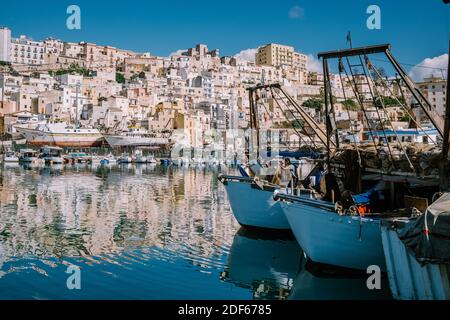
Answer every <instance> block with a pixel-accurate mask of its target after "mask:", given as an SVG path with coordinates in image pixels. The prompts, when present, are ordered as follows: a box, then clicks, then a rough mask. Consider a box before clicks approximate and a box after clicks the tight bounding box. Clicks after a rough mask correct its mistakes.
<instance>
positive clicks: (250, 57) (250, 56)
mask: <svg viewBox="0 0 450 320" xmlns="http://www.w3.org/2000/svg"><path fill="white" fill-rule="evenodd" d="M257 51H258V48H254V49H245V50H242V51H241V52H239V53H237V54H235V55H234V57H235V58H237V59H240V60H244V61H250V62H255V55H256V52H257Z"/></svg>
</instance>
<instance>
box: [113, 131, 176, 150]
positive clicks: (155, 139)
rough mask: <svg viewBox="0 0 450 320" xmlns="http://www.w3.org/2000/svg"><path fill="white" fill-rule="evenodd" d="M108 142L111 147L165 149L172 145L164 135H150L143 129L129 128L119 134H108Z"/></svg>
mask: <svg viewBox="0 0 450 320" xmlns="http://www.w3.org/2000/svg"><path fill="white" fill-rule="evenodd" d="M105 139H106V142H108V144H109V145H110V146H111V147H113V148H114V147H126V146H134V147H137V146H140V147H144V146H147V147H150V146H153V147H164V146H167V145H169V144H170V139H169V138H167V137H165V136H164V135H163V134H157V133H150V132H148V131H147V130H145V129H143V128H128V130H126V131H122V132H119V133H117V134H106V135H105Z"/></svg>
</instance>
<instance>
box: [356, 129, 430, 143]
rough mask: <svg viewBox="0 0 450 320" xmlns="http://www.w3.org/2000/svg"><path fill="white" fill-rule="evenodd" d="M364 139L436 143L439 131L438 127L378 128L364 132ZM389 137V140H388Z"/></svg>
mask: <svg viewBox="0 0 450 320" xmlns="http://www.w3.org/2000/svg"><path fill="white" fill-rule="evenodd" d="M363 137H364V140H366V141H373V140H374V139H377V140H378V141H382V142H384V143H386V142H389V143H396V142H402V143H424V144H436V142H437V139H438V132H437V130H436V129H399V130H395V131H393V130H384V131H383V130H377V131H371V132H370V131H366V132H364V134H363ZM386 139H387V141H386Z"/></svg>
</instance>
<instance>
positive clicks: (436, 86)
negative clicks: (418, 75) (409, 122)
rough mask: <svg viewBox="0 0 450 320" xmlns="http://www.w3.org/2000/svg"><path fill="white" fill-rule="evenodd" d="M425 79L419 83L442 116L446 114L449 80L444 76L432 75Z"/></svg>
mask: <svg viewBox="0 0 450 320" xmlns="http://www.w3.org/2000/svg"><path fill="white" fill-rule="evenodd" d="M423 80H424V82H420V83H418V84H417V85H418V86H419V88H420V90H421V91H422V92H423V94H424V95H425V97H427V99H428V101H429V102H430V104H431V105H432V107H433V108H434V109H435V110H436V112H437V113H438V114H439V115H440V116H444V114H445V102H446V101H445V97H446V94H447V91H446V87H447V81H445V79H443V78H442V77H430V78H425V79H423Z"/></svg>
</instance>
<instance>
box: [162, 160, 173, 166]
mask: <svg viewBox="0 0 450 320" xmlns="http://www.w3.org/2000/svg"><path fill="white" fill-rule="evenodd" d="M160 162H161V165H163V166H169V165H171V164H172V160H170V159H161V160H160Z"/></svg>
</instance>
